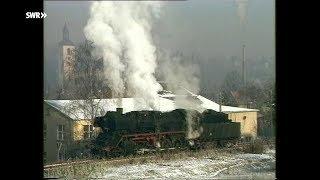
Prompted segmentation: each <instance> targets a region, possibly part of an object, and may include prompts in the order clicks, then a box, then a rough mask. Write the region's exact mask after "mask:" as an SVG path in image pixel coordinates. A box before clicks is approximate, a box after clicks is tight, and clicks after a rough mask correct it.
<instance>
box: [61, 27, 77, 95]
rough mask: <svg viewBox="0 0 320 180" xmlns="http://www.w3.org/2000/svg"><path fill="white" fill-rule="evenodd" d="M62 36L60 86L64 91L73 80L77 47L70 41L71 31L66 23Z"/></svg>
mask: <svg viewBox="0 0 320 180" xmlns="http://www.w3.org/2000/svg"><path fill="white" fill-rule="evenodd" d="M62 35H63V38H62V41H60V42H59V54H60V56H59V62H58V66H59V67H58V79H59V80H58V84H59V89H62V90H64V89H65V88H66V85H67V84H68V83H70V82H71V81H72V79H73V71H74V65H75V52H74V51H75V46H74V44H73V42H72V41H70V39H69V30H68V27H67V24H66V23H65V25H64V27H63V30H62Z"/></svg>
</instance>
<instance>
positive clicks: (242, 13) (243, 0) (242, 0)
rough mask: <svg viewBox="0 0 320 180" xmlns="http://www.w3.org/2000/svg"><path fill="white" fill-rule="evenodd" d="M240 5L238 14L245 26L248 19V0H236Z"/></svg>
mask: <svg viewBox="0 0 320 180" xmlns="http://www.w3.org/2000/svg"><path fill="white" fill-rule="evenodd" d="M235 2H236V4H237V6H238V16H239V18H240V24H241V26H242V27H243V28H244V26H245V23H246V20H247V5H248V0H235Z"/></svg>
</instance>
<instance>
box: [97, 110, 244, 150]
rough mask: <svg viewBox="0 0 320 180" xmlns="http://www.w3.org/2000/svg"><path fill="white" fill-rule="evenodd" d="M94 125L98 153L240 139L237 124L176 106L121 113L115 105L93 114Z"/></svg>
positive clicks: (219, 115)
mask: <svg viewBox="0 0 320 180" xmlns="http://www.w3.org/2000/svg"><path fill="white" fill-rule="evenodd" d="M94 126H95V127H99V128H100V129H101V133H100V134H99V135H98V136H97V138H96V139H95V140H94V142H93V147H92V153H93V154H94V155H98V156H118V155H128V154H133V153H135V152H137V150H139V149H157V148H184V147H189V148H192V147H193V148H201V147H204V146H205V145H206V144H207V143H217V144H220V145H222V144H223V143H225V142H228V141H232V140H237V139H238V138H240V123H238V122H231V120H229V119H228V116H227V115H226V114H224V113H221V112H216V111H213V110H210V109H207V110H205V111H204V112H202V113H199V112H198V111H195V110H186V109H176V110H173V111H170V112H160V111H131V112H128V113H125V114H123V109H122V108H117V110H116V111H109V112H107V113H106V114H105V116H101V117H96V118H95V119H94Z"/></svg>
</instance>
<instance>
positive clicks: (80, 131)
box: [73, 120, 92, 141]
mask: <svg viewBox="0 0 320 180" xmlns="http://www.w3.org/2000/svg"><path fill="white" fill-rule="evenodd" d="M85 125H92V121H90V120H76V121H74V124H73V140H75V141H79V140H83V139H84V137H83V135H84V126H85Z"/></svg>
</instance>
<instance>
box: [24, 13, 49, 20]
mask: <svg viewBox="0 0 320 180" xmlns="http://www.w3.org/2000/svg"><path fill="white" fill-rule="evenodd" d="M45 17H47V14H46V13H43V12H26V19H29V18H31V19H36V18H39V19H40V18H45Z"/></svg>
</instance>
